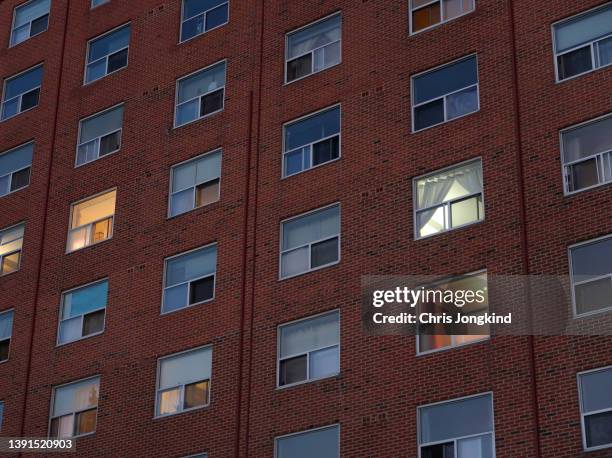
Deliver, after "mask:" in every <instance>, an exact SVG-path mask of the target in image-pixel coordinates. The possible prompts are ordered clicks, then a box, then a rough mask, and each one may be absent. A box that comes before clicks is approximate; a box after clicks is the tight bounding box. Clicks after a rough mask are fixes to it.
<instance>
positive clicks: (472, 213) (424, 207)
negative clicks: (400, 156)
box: [414, 160, 484, 238]
mask: <svg viewBox="0 0 612 458" xmlns="http://www.w3.org/2000/svg"><path fill="white" fill-rule="evenodd" d="M414 185H415V195H416V201H415V229H416V234H415V235H416V238H421V237H427V236H429V235H433V234H438V233H440V232H444V231H448V230H450V229H454V228H457V227H461V226H465V225H468V224H472V223H476V222H478V221H481V220H482V219H484V203H483V198H482V162H481V161H480V160H477V161H473V162H469V163H467V164H462V165H459V166H453V167H451V168H448V169H445V170H444V171H442V172H435V173H433V174H431V175H427V176H424V177H420V178H416V179H415V180H414Z"/></svg>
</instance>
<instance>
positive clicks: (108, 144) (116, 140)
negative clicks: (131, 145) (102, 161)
mask: <svg viewBox="0 0 612 458" xmlns="http://www.w3.org/2000/svg"><path fill="white" fill-rule="evenodd" d="M120 146H121V131H118V132H113V133H112V134H109V135H106V136H104V137H102V138H101V139H100V156H104V155H106V154H109V153H112V152H113V151H117V150H118V149H119V147H120Z"/></svg>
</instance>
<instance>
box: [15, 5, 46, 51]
mask: <svg viewBox="0 0 612 458" xmlns="http://www.w3.org/2000/svg"><path fill="white" fill-rule="evenodd" d="M33 1H34V0H27V1H25V2H23V3H21V4H19V5H15V6H14V7H13V20H12V21H11V33H10V34H9V45H8V47H9V49H10V48H14V47H15V46H17V45H19V44H21V43H25V42H26V41H28V40H29V39H31V38H34V37H37V36H38V35H42V34H43V33H45V32H46V31H48V30H49V24H50V20H51V6H52V5H53V2H52V1H50V2H49V11H48V12H47V14H43V16H47V28H46V29H45V30H43V31H42V32H38V33H35V34H34V35H29V33H31V32H32V22H34V21H35V20H37V19H40V18H41V17H43V16H38V17H37V18H36V19H34V20H32V21H30V22H29V33H28V38H26V39H25V40H23V41H20V42H19V43H13V33H14V32H15V30H16V29H15V20H16V19H17V9H19V8H21V7H24V6H26V5H27V4H29V3H32V2H33ZM24 25H25V24H24ZM21 27H23V26H21Z"/></svg>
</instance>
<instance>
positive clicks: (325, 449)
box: [274, 425, 340, 458]
mask: <svg viewBox="0 0 612 458" xmlns="http://www.w3.org/2000/svg"><path fill="white" fill-rule="evenodd" d="M274 449H275V450H274V452H275V453H274V456H275V458H312V457H313V456H316V457H317V458H340V425H331V426H324V427H322V428H316V429H310V430H308V431H302V432H299V433H294V434H287V435H286V436H279V437H276V438H275V439H274Z"/></svg>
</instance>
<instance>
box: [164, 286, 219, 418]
mask: <svg viewBox="0 0 612 458" xmlns="http://www.w3.org/2000/svg"><path fill="white" fill-rule="evenodd" d="M214 300H215V296H214V295H213V297H211V298H210V299H206V300H204V301H200V302H195V303H193V304H189V305H186V306H185V307H181V308H178V309H174V310H170V311H168V312H164V310H163V308H162V311H161V312H160V316H165V315H170V314H171V313H175V312H180V311H181V310H186V309H191V308H193V307H197V306H198V305H202V304H207V303H209V302H212V301H214ZM162 307H163V305H162ZM171 415H173V414H171Z"/></svg>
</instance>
